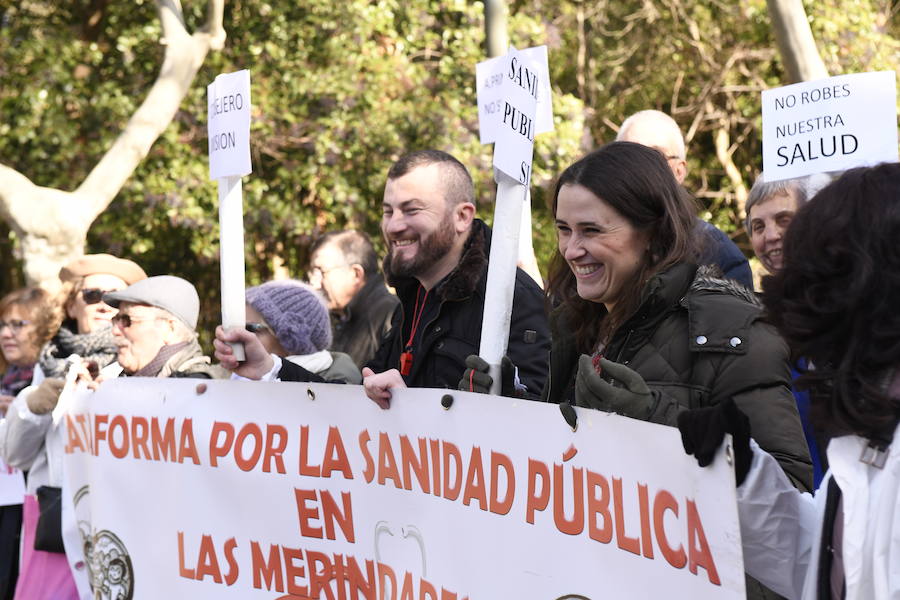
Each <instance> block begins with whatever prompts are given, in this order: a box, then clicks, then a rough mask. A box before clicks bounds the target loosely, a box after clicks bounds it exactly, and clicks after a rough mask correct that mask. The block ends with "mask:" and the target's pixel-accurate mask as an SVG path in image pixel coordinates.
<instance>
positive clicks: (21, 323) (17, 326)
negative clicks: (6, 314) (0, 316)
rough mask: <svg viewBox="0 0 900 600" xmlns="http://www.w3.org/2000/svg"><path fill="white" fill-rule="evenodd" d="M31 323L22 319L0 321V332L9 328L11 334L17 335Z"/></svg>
mask: <svg viewBox="0 0 900 600" xmlns="http://www.w3.org/2000/svg"><path fill="white" fill-rule="evenodd" d="M30 323H31V321H26V320H24V319H10V320H9V321H0V331H3V328H4V327H9V329H10V331H12V332H13V333H19V332H20V331H22V328H23V327H25V326H26V325H29V324H30Z"/></svg>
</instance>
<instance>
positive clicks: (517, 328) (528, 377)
mask: <svg viewBox="0 0 900 600" xmlns="http://www.w3.org/2000/svg"><path fill="white" fill-rule="evenodd" d="M490 233H491V232H490V229H489V228H488V227H487V225H485V224H484V223H483V222H482V221H480V220H478V219H476V220H475V221H474V223H473V224H472V231H471V233H470V234H469V239H468V240H467V242H466V246H465V249H464V250H463V254H462V257H461V258H460V261H459V264H458V265H457V267H456V268H455V269H454V270H453V271H452V272H451V273H450V275H448V276H447V278H446V279H445V280H444V281H443V282H442V284H441V285H439V286H437V287H436V288H435V293H437V294H438V298H439V300H440V307H439V309H438V314H437V316H436V317H434V318H433V319H431V320H429V321H428V322H425V323H423V324H422V327H424V330H423V332H424V333H423V336H422V339H421V342H420V344H419V346H418V347H417V348H416V349H415V360H414V362H413V365H412V369H411V371H410V373H409V375H406V376H404V380H405V381H406V384H407V385H408V386H409V387H430V388H453V389H455V388H456V387H457V385H458V384H459V380H460V379H461V378H462V375H463V372H464V371H465V370H466V366H465V360H466V357H467V356H469V355H470V354H478V349H479V343H480V340H481V321H482V314H483V311H484V298H485V287H486V284H487V270H488V255H489V252H490ZM385 267H386V268H385V275H386V277H387V281H388V283H389V284H390V285H392V286H393V287H394V288H395V289H396V290H397V296H398V297H399V298H400V302H401V305H400V308H398V309H397V311H396V312H395V313H394V322H393V326H392V328H391V331H390V333H389V334H388V335H387V336H386V337H385V338H384V341H383V342H382V345H381V347H380V348H379V349H378V352H377V353H376V355H375V357H374V358H373V359H372V360H371V361H369V364H368V365H367V366H368V367H369V368H371V369H372V370H373V371H375V372H376V373H380V372H382V371H386V370H388V369H399V368H400V354H401V353H402V352H403V345H404V341H405V340H403V339H402V336H403V331H404V323H405V319H407V318H408V317H409V315H411V314H412V312H413V306H414V304H415V299H416V293H417V291H418V288H419V282H418V281H417V280H416V279H414V278H409V277H407V278H398V277H393V276H392V274H391V272H390V269H389V268H387V263H385ZM549 350H550V328H549V325H548V321H547V315H546V312H545V310H544V296H543V292H542V291H541V288H540V287H539V286H538V285H537V284H536V283H535V282H534V280H532V279H531V277H529V276H528V275H527V274H526V273H525V272H524V271H522V270H521V269H517V270H516V286H515V292H514V296H513V310H512V320H511V322H510V328H509V345H508V349H507V354H508V355H509V357H510V359H511V360H512V361H513V363H514V364H515V365H516V366H517V367H518V369H519V379H520V380H521V382H522V383H524V384H525V385H526V386H527V387H528V390H529V392H530V393H531V394H532V395H534V396H535V397H536V396H537V395H538V394H539V393H540V391H541V389H543V386H544V381H545V380H546V377H547V360H548V354H549Z"/></svg>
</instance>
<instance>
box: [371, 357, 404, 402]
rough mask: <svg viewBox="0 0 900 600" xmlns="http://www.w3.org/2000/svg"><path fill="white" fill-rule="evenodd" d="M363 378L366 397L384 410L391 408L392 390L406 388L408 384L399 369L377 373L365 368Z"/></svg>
mask: <svg viewBox="0 0 900 600" xmlns="http://www.w3.org/2000/svg"><path fill="white" fill-rule="evenodd" d="M362 376H363V387H364V388H365V390H366V396H368V397H369V398H370V399H371V400H372V401H373V402H374V403H375V404H377V405H378V406H380V407H381V408H384V409H388V408H390V407H391V390H392V389H394V388H405V387H406V382H405V381H403V376H402V375H400V371H398V370H397V369H388V370H387V371H385V372H383V373H376V372H375V371H373V370H372V369H370V368H369V367H363V370H362Z"/></svg>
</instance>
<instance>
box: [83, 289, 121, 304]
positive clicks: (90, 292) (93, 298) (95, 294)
mask: <svg viewBox="0 0 900 600" xmlns="http://www.w3.org/2000/svg"><path fill="white" fill-rule="evenodd" d="M112 291H114V290H101V289H99V288H87V289H83V290H81V297H82V298H83V299H84V303H85V304H97V303H98V302H102V301H103V294H108V293H110V292H112Z"/></svg>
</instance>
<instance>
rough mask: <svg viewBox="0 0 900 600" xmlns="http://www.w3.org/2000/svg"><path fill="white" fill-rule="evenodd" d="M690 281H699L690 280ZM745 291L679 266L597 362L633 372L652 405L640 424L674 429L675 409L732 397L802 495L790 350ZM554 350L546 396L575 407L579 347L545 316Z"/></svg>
mask: <svg viewBox="0 0 900 600" xmlns="http://www.w3.org/2000/svg"><path fill="white" fill-rule="evenodd" d="M695 275H696V276H695ZM760 317H761V309H760V307H759V306H758V304H757V301H756V298H755V296H754V295H753V293H752V292H750V291H749V290H747V289H746V288H743V287H741V286H739V285H736V284H734V283H732V282H730V281H728V280H725V279H718V278H715V277H711V276H708V275H706V274H703V273H697V268H696V267H695V266H693V265H687V264H680V265H676V266H674V267H672V268H671V269H669V270H668V271H666V272H664V273H661V274H659V275H657V276H655V277H653V278H651V279H650V281H649V282H648V283H647V286H646V287H645V289H644V294H643V297H642V302H641V305H640V307H639V308H638V310H637V312H636V313H635V314H634V316H632V317H631V318H630V319H628V321H626V322H625V323H624V324H623V325H622V326H621V327H620V328H619V329H618V330H617V331H615V332H614V333H613V335H612V339H611V340H610V343H609V344H608V346H607V348H606V350H605V352H604V356H605V357H606V358H608V359H609V360H612V361H614V362H618V363H622V364H624V365H628V366H629V367H630V368H632V369H634V370H635V371H637V372H638V373H639V374H640V375H641V376H642V377H643V378H644V381H646V382H647V385H648V387H650V389H652V390H655V391H656V392H657V394H655V396H656V397H657V399H658V402H657V404H656V405H655V406H654V407H653V410H652V411H651V413H650V414H649V415H647V418H646V420H648V421H651V422H654V423H662V424H664V425H672V426H675V425H676V419H677V416H678V413H679V412H681V411H683V410H687V409H690V408H699V407H702V406H714V405H716V404H718V403H719V402H721V401H722V400H724V399H725V398H729V397H731V398H734V401H735V403H736V404H737V405H738V407H739V408H740V409H741V410H742V411H743V412H745V413H746V414H747V416H748V417H749V418H750V425H751V427H752V430H753V438H754V439H755V440H756V441H757V443H759V445H760V447H761V448H762V449H763V450H765V451H766V452H768V453H769V454H771V455H772V456H774V457H775V458H776V459H777V460H778V462H779V464H781V467H782V468H783V469H784V471H785V473H787V475H788V477H790V478H791V480H792V481H793V482H794V485H796V486H797V487H798V488H799V489H801V490H805V491H809V490H811V489H812V464H811V461H810V458H809V450H808V448H807V446H806V439H805V438H804V436H803V429H802V427H801V425H800V416H799V414H798V413H797V405H796V402H795V401H794V396H793V394H792V393H791V372H790V366H789V362H788V359H789V355H788V348H787V345H786V344H785V342H784V340H782V339H781V337H780V336H779V335H778V334H777V333H776V332H775V330H774V329H773V328H772V327H771V326H770V325H768V324H766V323H764V322H763V321H761V320H760ZM551 322H552V326H553V349H552V351H551V354H550V378H549V381H548V383H547V386H546V388H545V390H544V394H543V396H544V399H545V400H548V401H550V402H556V403H559V402H562V401H563V400H569V401H571V402H572V403H573V404H574V384H575V375H576V372H577V370H578V356H579V352H578V349H577V348H576V347H575V342H574V338H573V336H572V335H571V333H570V332H571V331H572V327H571V325H570V324H571V322H572V321H571V317H570V316H569V315H567V314H565V312H564V310H563V309H557V310H556V311H554V314H553V316H552V319H551Z"/></svg>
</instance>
